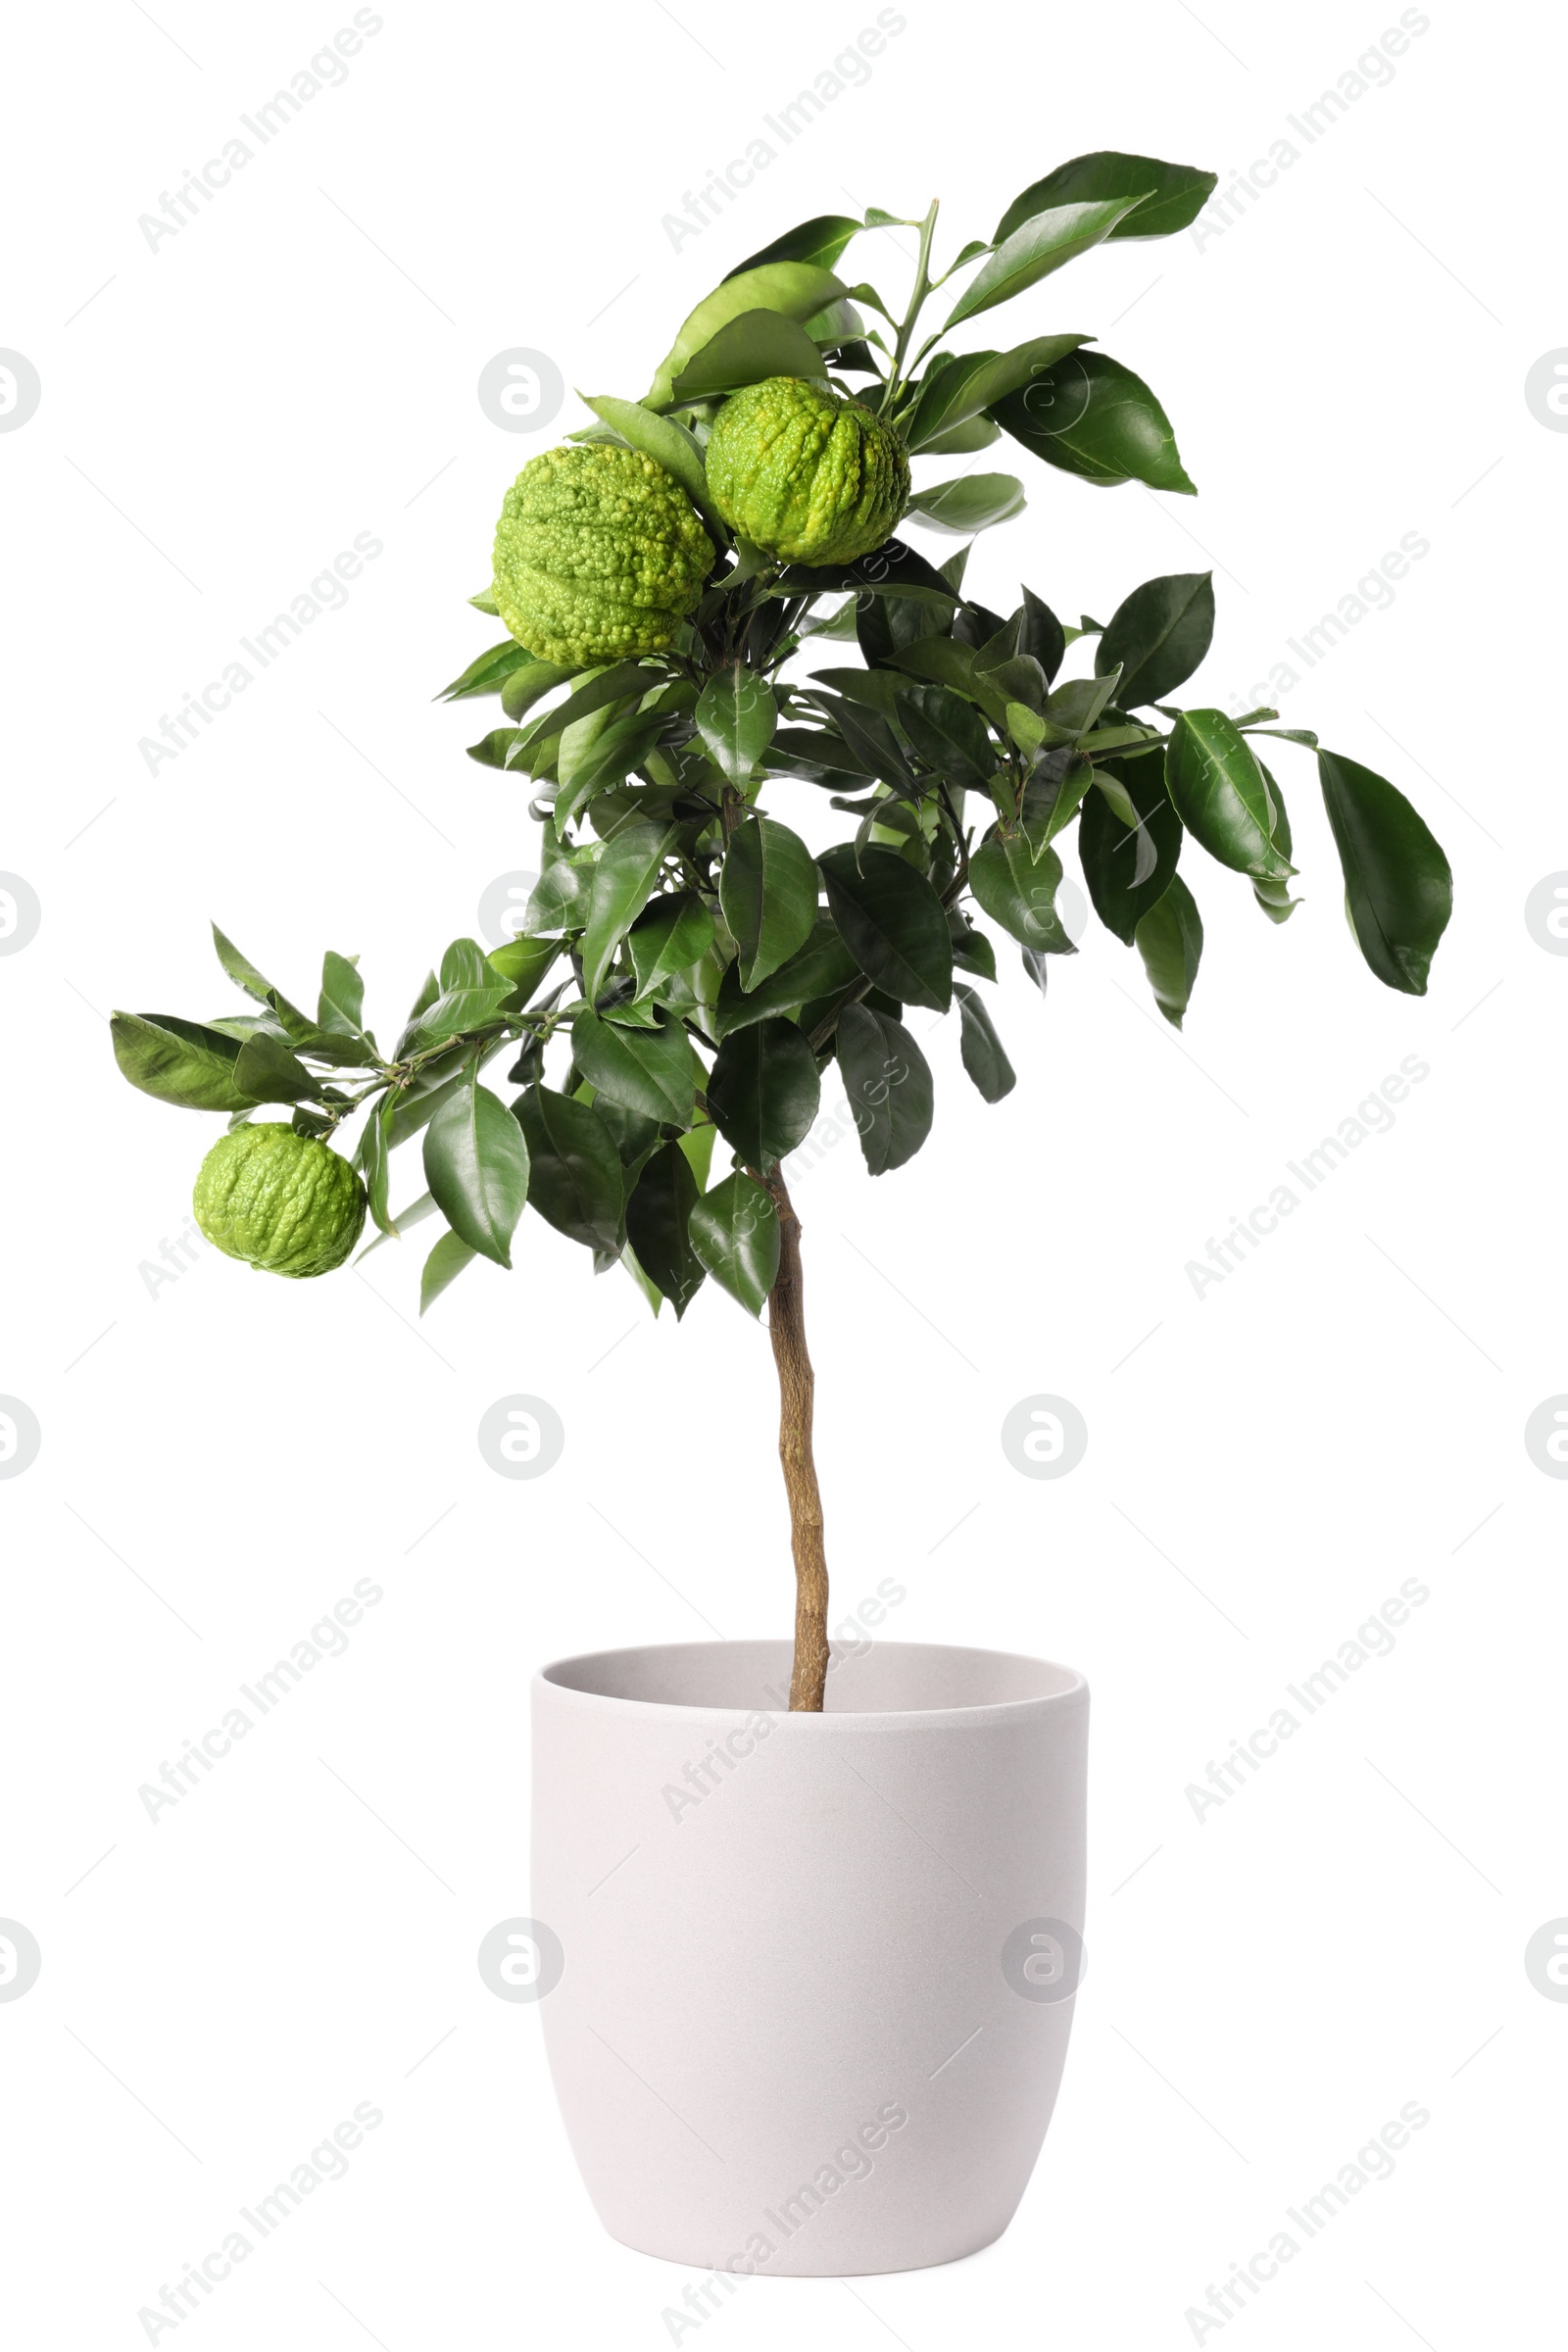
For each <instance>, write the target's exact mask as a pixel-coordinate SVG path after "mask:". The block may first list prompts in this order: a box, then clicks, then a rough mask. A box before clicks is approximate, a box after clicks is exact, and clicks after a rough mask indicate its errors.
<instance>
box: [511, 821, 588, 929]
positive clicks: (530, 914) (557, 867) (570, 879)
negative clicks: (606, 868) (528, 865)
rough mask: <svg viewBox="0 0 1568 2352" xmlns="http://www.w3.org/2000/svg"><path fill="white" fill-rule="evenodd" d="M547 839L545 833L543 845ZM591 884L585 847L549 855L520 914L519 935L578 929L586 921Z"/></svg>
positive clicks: (548, 840)
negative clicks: (554, 856) (566, 853)
mask: <svg viewBox="0 0 1568 2352" xmlns="http://www.w3.org/2000/svg"><path fill="white" fill-rule="evenodd" d="M550 839H551V836H550V835H549V833H548V832H547V833H546V835H545V841H546V843H547V845H548V844H549V842H550ZM593 887H594V869H593V864H592V862H591V860H590V858H589V856H588V853H587V851H586V850H585V849H577V850H573V851H572V852H571V853H570V854H569V855H567V856H564V857H557V858H553V859H552V860H551V861H550V863H549V864H547V865H546V867H545V870H544V872H543V873H542V874H541V875H540V877H539V879H538V881H537V882H536V883H535V884H534V886H533V890H532V892H531V894H530V896H529V899H528V905H527V907H526V908H525V910H524V912H523V917H522V936H523V937H524V938H525V939H533V938H536V937H538V936H539V935H541V934H543V933H550V932H559V931H580V930H581V929H582V927H583V925H584V924H585V923H586V922H587V920H588V904H589V901H590V899H591V898H592V896H593Z"/></svg>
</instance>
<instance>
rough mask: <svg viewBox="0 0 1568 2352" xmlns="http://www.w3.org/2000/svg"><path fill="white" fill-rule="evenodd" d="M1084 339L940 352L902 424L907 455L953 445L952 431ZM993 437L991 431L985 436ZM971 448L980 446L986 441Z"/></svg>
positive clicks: (1044, 338) (1048, 338)
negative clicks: (1004, 348) (998, 349)
mask: <svg viewBox="0 0 1568 2352" xmlns="http://www.w3.org/2000/svg"><path fill="white" fill-rule="evenodd" d="M1084 340H1085V338H1084V336H1082V335H1035V336H1033V337H1032V338H1031V339H1030V341H1029V342H1027V343H1017V344H1014V346H1013V348H1012V349H1011V351H965V352H960V353H957V354H956V355H954V354H949V353H943V354H940V355H939V356H938V358H937V359H935V360H933V362H932V364H931V366H930V368H928V369H927V370H926V373H925V375H924V377H923V378H922V380H921V384H920V389H919V392H918V394H917V395H916V398H915V403H914V406H913V408H912V409H911V410H910V412H909V414H908V416H907V417H906V419H905V422H904V427H903V430H904V436H905V439H906V440H907V443H908V445H909V451H910V454H911V456H913V455H918V454H920V453H921V452H924V453H925V454H926V455H928V456H932V457H934V456H936V455H937V454H938V452H939V448H942V449H946V448H952V447H954V446H955V444H954V442H953V440H952V438H951V436H952V435H953V434H954V433H956V432H961V431H962V430H963V428H964V427H965V426H966V425H968V424H971V423H976V422H978V421H980V420H981V418H982V417H983V414H984V412H985V411H986V410H987V409H990V408H994V407H995V405H996V403H997V402H998V401H999V400H1005V398H1006V397H1007V395H1008V393H1009V392H1015V391H1017V389H1018V387H1019V386H1020V385H1021V384H1027V383H1028V382H1029V381H1030V380H1031V379H1032V378H1033V377H1034V376H1036V375H1037V374H1042V373H1044V372H1045V371H1046V370H1047V369H1049V368H1054V367H1055V365H1056V364H1057V362H1058V361H1060V360H1064V359H1065V358H1066V357H1067V354H1068V353H1069V352H1072V351H1076V350H1077V349H1078V347H1079V345H1080V344H1081V343H1082V342H1083V341H1084ZM995 438H996V435H995V434H994V433H992V434H989V435H988V436H987V439H990V440H994V439H995ZM970 446H972V447H974V448H978V449H983V448H985V446H986V442H985V441H984V440H982V441H977V442H974V443H972V444H971V445H970Z"/></svg>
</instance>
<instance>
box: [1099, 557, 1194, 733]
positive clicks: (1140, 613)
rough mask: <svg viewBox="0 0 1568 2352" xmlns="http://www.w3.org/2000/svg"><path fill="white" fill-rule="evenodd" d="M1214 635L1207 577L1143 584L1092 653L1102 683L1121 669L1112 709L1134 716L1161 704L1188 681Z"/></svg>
mask: <svg viewBox="0 0 1568 2352" xmlns="http://www.w3.org/2000/svg"><path fill="white" fill-rule="evenodd" d="M1213 634H1214V585H1213V579H1212V576H1211V575H1210V574H1209V573H1208V572H1206V571H1189V572H1181V571H1179V572H1171V573H1169V574H1168V575H1166V576H1165V577H1163V578H1161V579H1157V580H1146V581H1145V582H1144V584H1143V586H1142V587H1141V588H1135V589H1134V590H1133V592H1132V594H1131V596H1129V597H1128V598H1127V599H1126V600H1125V601H1124V602H1123V603H1122V604H1120V605H1118V606H1117V608H1116V610H1115V612H1114V613H1112V614H1111V616H1110V619H1109V620H1108V621H1107V623H1106V624H1105V628H1104V631H1103V635H1102V636H1101V640H1100V643H1099V645H1098V646H1097V647H1096V648H1095V670H1096V673H1097V675H1099V676H1101V677H1103V676H1104V675H1105V673H1106V671H1107V670H1111V669H1114V668H1115V667H1116V665H1117V663H1118V662H1119V663H1120V664H1121V673H1122V674H1121V683H1120V685H1119V686H1118V688H1117V690H1116V707H1117V709H1118V710H1120V711H1135V710H1137V709H1138V708H1139V706H1140V705H1142V704H1145V703H1158V702H1162V701H1163V700H1164V698H1165V696H1166V695H1167V694H1170V693H1172V692H1173V691H1174V690H1175V688H1176V687H1178V686H1180V685H1181V684H1182V682H1183V681H1184V679H1187V678H1190V677H1191V676H1192V674H1193V672H1194V670H1195V669H1196V668H1197V667H1198V665H1199V663H1200V662H1201V661H1202V659H1203V656H1204V655H1205V654H1206V653H1207V651H1208V646H1209V640H1210V638H1211V637H1212V636H1213Z"/></svg>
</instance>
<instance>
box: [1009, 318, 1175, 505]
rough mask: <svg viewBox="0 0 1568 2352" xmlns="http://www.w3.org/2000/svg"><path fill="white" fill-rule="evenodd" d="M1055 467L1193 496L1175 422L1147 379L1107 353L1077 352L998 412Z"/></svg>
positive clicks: (1104, 481)
mask: <svg viewBox="0 0 1568 2352" xmlns="http://www.w3.org/2000/svg"><path fill="white" fill-rule="evenodd" d="M992 415H993V416H994V417H995V418H996V420H997V422H998V423H999V424H1001V425H1005V427H1006V429H1007V431H1008V432H1009V433H1010V434H1011V435H1012V437H1013V439H1014V440H1015V441H1017V442H1019V443H1020V444H1021V445H1022V447H1023V448H1025V449H1027V450H1029V451H1030V452H1032V454H1033V455H1034V456H1035V457H1037V458H1044V460H1045V461H1046V464H1047V465H1048V466H1059V467H1060V468H1061V470H1062V472H1063V473H1075V474H1078V475H1080V476H1081V477H1082V478H1083V479H1084V480H1085V481H1089V482H1096V483H1099V484H1100V485H1101V486H1102V487H1103V488H1112V487H1114V486H1115V485H1116V484H1117V483H1119V482H1147V483H1148V484H1149V486H1150V488H1151V489H1152V490H1179V491H1189V492H1190V491H1192V490H1193V489H1194V487H1195V485H1194V484H1193V483H1192V482H1191V481H1190V480H1189V478H1188V475H1187V472H1186V469H1185V468H1184V466H1183V465H1182V462H1181V459H1180V457H1179V456H1178V455H1177V450H1176V435H1175V433H1174V432H1173V430H1172V428H1171V422H1170V418H1169V417H1167V416H1166V414H1165V412H1164V410H1163V409H1162V408H1161V407H1160V405H1159V403H1158V401H1157V400H1156V399H1155V398H1154V395H1153V393H1152V392H1151V390H1150V389H1149V386H1148V385H1147V384H1146V383H1145V382H1144V380H1143V378H1142V377H1141V376H1137V375H1134V373H1133V371H1132V369H1131V368H1124V367H1122V365H1121V363H1120V362H1119V361H1118V360H1112V359H1108V358H1107V357H1106V356H1105V354H1104V353H1103V352H1099V351H1080V352H1075V353H1074V354H1073V356H1072V358H1071V359H1068V360H1064V361H1063V362H1062V363H1061V365H1060V366H1059V367H1056V368H1049V369H1047V370H1045V371H1044V372H1043V373H1042V374H1040V375H1039V376H1038V377H1037V378H1036V379H1035V381H1034V382H1033V383H1032V384H1030V385H1029V386H1028V387H1027V388H1026V389H1025V390H1023V391H1020V392H1014V393H1011V394H1010V395H1009V396H1008V398H1007V399H1005V400H1003V401H999V402H998V403H997V405H996V407H995V408H994V409H993V411H992Z"/></svg>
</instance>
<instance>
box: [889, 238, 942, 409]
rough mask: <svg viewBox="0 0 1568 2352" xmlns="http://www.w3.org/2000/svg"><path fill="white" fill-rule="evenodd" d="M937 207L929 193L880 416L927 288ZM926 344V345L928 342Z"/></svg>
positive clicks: (897, 385)
mask: <svg viewBox="0 0 1568 2352" xmlns="http://www.w3.org/2000/svg"><path fill="white" fill-rule="evenodd" d="M940 209H941V199H940V198H937V197H933V199H932V202H931V209H930V211H929V212H928V213H927V214H926V217H925V219H924V220H923V221H921V223H920V251H919V256H918V258H917V260H916V262H915V266H914V288H913V291H912V292H911V294H910V296H909V307H908V309H907V312H906V313H905V316H904V324H903V325H902V326H901V327H900V329H899V340H898V345H897V348H896V349H895V351H894V354H893V361H892V365H891V367H890V368H889V369H888V380H887V383H886V385H885V386H884V388H883V393H882V399H881V402H880V404H879V406H878V410H877V414H878V416H880V417H885V416H886V415H887V413H888V411H889V409H891V408H892V406H893V403H894V401H895V400H896V399H897V398H898V395H899V392H900V390H901V389H902V387H903V383H904V359H905V354H906V353H907V350H908V348H909V343H910V339H911V337H912V336H913V334H914V327H915V321H916V319H918V318H919V316H920V312H921V310H922V308H923V307H924V304H925V298H926V296H927V295H928V294H929V293H930V291H931V239H932V237H933V236H934V235H935V234H936V225H937V214H938V212H939V211H940ZM927 348H928V349H929V345H928V346H927Z"/></svg>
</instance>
